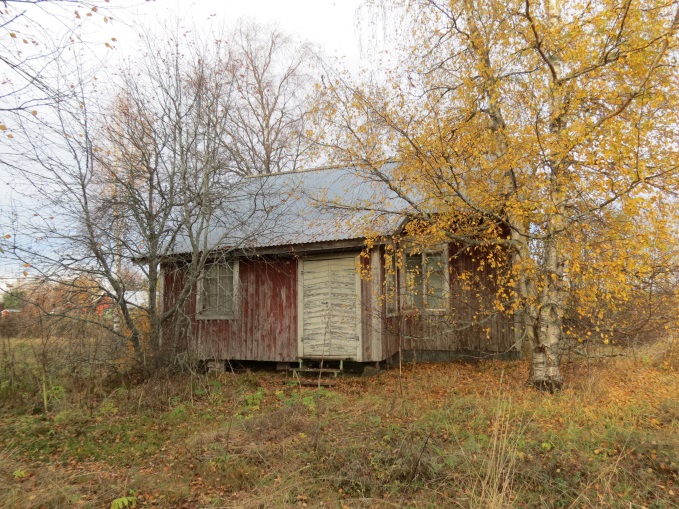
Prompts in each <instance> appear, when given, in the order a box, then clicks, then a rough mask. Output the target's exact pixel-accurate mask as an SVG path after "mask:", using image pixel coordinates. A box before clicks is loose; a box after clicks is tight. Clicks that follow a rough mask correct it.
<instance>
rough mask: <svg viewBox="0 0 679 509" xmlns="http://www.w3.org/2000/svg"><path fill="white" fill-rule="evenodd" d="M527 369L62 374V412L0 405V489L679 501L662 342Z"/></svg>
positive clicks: (266, 501) (274, 500) (356, 502)
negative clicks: (108, 380)
mask: <svg viewBox="0 0 679 509" xmlns="http://www.w3.org/2000/svg"><path fill="white" fill-rule="evenodd" d="M663 355H664V354H663ZM527 369H528V366H527V363H525V362H514V363H506V362H484V363H480V364H476V365H463V364H432V365H425V364H418V365H417V366H414V367H413V366H406V367H405V369H404V371H403V374H402V377H401V379H399V373H398V371H387V372H383V373H382V374H380V375H379V376H377V377H373V378H370V379H366V378H356V377H344V378H340V379H338V380H337V382H336V384H335V386H334V387H331V388H322V389H318V388H311V389H306V388H302V387H300V386H299V385H298V384H296V383H295V380H293V379H291V378H289V377H286V375H285V374H282V373H270V372H269V373H266V372H262V373H255V374H252V373H246V374H240V375H233V374H223V375H219V376H210V377H198V376H196V375H182V376H176V375H175V376H169V375H167V374H165V375H162V376H158V377H157V378H156V379H153V380H148V381H146V382H144V383H142V384H132V385H128V386H123V387H119V388H117V389H111V388H109V389H107V390H105V391H103V390H102V391H101V394H99V395H98V396H97V398H96V399H95V398H94V396H93V397H92V398H90V399H88V400H87V401H88V404H83V399H82V397H80V396H79V395H78V393H77V391H76V390H75V387H72V386H69V385H68V384H66V383H65V384H64V387H65V395H64V397H63V398H62V400H61V401H58V402H57V401H54V402H53V407H52V408H51V410H50V413H49V414H48V415H46V416H43V415H30V414H26V413H25V410H30V409H31V408H32V407H31V406H30V405H24V406H23V407H21V405H13V406H6V407H5V412H4V414H3V415H2V416H0V446H1V447H0V506H1V507H7V508H32V507H35V508H39V507H46V508H52V507H54V508H60V507H91V508H99V507H109V506H110V504H111V502H112V501H113V500H114V499H116V498H119V497H123V496H127V495H131V494H134V496H136V500H137V507H167V508H173V507H185V508H194V507H196V508H197V507H205V508H210V507H212V508H218V507H233V508H284V507H305V506H306V507H336V508H345V507H349V508H352V509H355V508H363V507H365V508H368V507H371V508H382V507H384V508H393V507H404V508H405V507H409V508H414V507H423V508H424V507H463V508H469V509H475V508H508V507H536V508H537V507H573V508H575V507H592V508H593V507H612V508H613V507H619V508H623V507H624V508H628V507H649V508H650V507H655V508H658V509H661V508H668V509H669V508H673V507H677V505H678V504H679V498H678V497H677V493H678V492H679V489H678V487H677V486H678V484H679V479H678V476H679V464H678V460H677V456H678V454H679V402H678V399H677V395H678V394H679V373H678V372H677V371H674V370H672V369H670V367H668V366H667V365H666V364H665V363H664V358H663V356H662V355H660V356H653V357H649V356H647V355H645V354H642V355H637V356H636V357H635V358H632V359H625V358H616V359H604V360H598V361H596V362H591V363H589V365H588V364H587V363H584V362H582V361H579V360H578V361H577V362H575V363H573V364H570V365H568V366H565V372H566V375H567V377H568V380H569V383H568V385H567V386H566V387H565V389H564V390H563V391H562V392H561V393H559V394H556V395H548V394H542V393H538V392H535V391H533V390H531V389H527V388H526V387H524V381H525V380H526V379H527V375H528V373H527ZM102 387H104V386H103V385H102ZM401 388H402V392H401ZM9 396H11V394H8V397H9ZM29 396H30V395H29ZM29 396H26V399H27V400H30V399H31V398H30V397H29ZM21 408H23V410H24V412H23V413H22V412H20V411H19V410H21Z"/></svg>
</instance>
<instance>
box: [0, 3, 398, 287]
mask: <svg viewBox="0 0 679 509" xmlns="http://www.w3.org/2000/svg"><path fill="white" fill-rule="evenodd" d="M364 4H365V0H193V1H190V2H187V1H183V2H182V1H178V0H152V1H144V0H110V2H108V3H107V4H103V3H102V5H106V7H105V9H102V10H100V11H98V12H97V13H94V14H93V13H88V10H87V9H83V8H82V7H78V6H74V4H65V3H64V4H52V3H46V4H40V5H39V6H38V7H33V9H34V10H33V11H31V12H30V16H31V20H32V21H33V22H35V21H37V22H38V26H40V30H42V33H38V37H37V38H38V39H39V38H40V37H42V38H45V39H47V38H50V39H53V40H56V41H59V40H62V39H63V37H64V35H63V33H64V32H65V30H64V29H65V27H68V26H70V24H72V23H73V21H74V15H75V16H78V18H79V19H80V16H82V20H83V21H84V22H85V23H84V24H83V27H82V30H81V31H80V32H79V34H80V36H81V37H82V38H83V40H85V41H86V43H87V44H88V46H89V47H90V49H91V50H92V55H93V56H94V61H98V60H99V59H101V61H105V62H106V65H107V66H108V67H109V68H110V69H112V68H115V67H116V66H117V64H118V63H119V62H122V61H124V60H125V58H127V57H131V56H134V54H135V52H136V51H137V50H138V48H139V47H140V45H139V33H140V32H141V33H144V31H145V29H147V30H149V31H153V30H154V29H156V28H158V29H160V27H161V26H162V24H163V22H164V21H169V20H176V19H180V20H182V21H183V22H185V24H186V26H187V28H193V29H195V30H205V31H207V30H210V29H212V28H219V27H224V28H228V27H230V26H232V25H233V24H234V23H235V22H236V21H237V20H238V19H241V18H248V19H251V20H254V21H256V22H259V23H261V24H266V25H274V26H276V27H277V28H279V29H280V30H282V31H283V32H286V33H288V34H290V35H292V36H293V37H296V38H298V39H300V40H304V41H308V42H310V43H312V44H314V45H317V46H318V47H320V48H321V50H322V51H323V53H324V54H325V55H326V56H327V57H330V58H334V59H337V62H338V66H339V67H341V68H344V69H348V70H350V71H351V72H352V73H357V72H358V71H359V70H360V69H361V68H372V69H374V68H376V67H379V63H378V59H379V57H380V55H381V52H380V49H381V48H383V47H385V43H384V42H383V41H380V38H379V37H378V38H375V37H373V36H374V35H375V33H379V30H374V27H375V26H376V24H375V23H374V20H375V17H374V16H372V15H371V13H370V11H369V10H368V9H367V8H366V6H365V5H364ZM14 6H15V7H16V6H19V7H16V8H21V9H23V6H22V4H14ZM109 6H110V7H109ZM55 12H56V13H57V15H56V16H55ZM26 18H28V16H26ZM0 21H2V20H0ZM103 21H106V23H104V22H103ZM26 26H29V25H26ZM11 30H13V31H16V32H17V34H18V35H19V37H18V38H13V39H12V40H11V42H14V41H17V42H16V43H15V44H18V45H17V46H15V47H16V48H18V49H19V50H20V51H24V52H27V51H30V47H31V46H30V45H25V44H24V45H22V44H20V43H19V41H20V40H21V39H22V38H23V36H22V34H21V32H20V30H21V26H20V25H18V24H15V25H13V28H12V29H11ZM60 30H61V31H62V32H61V33H60ZM0 35H1V34H0ZM4 35H8V34H4ZM12 37H14V36H12ZM376 45H381V46H380V48H378V47H376ZM42 47H44V45H38V46H35V48H36V49H35V51H38V50H39V49H40V48H42ZM3 122H6V120H3V119H2V118H0V124H2V123H3ZM5 141H7V140H5ZM5 173H6V172H5ZM11 180H12V179H11V178H10V177H9V176H8V175H7V174H3V169H2V167H1V166H0V214H2V215H3V216H6V217H3V218H2V219H3V223H5V222H6V219H7V217H8V215H9V214H11V213H12V210H14V211H17V212H18V213H22V212H25V213H30V211H31V210H32V206H31V204H30V203H27V202H26V201H25V198H24V197H22V196H21V189H20V188H21V185H20V183H18V182H16V181H11ZM22 270H23V269H21V268H20V267H17V266H16V265H15V264H11V265H10V262H9V260H7V259H6V257H3V256H2V255H0V286H2V285H1V283H2V281H3V280H5V281H6V280H7V278H13V277H15V276H16V275H19V274H21V272H22ZM0 290H1V288H0Z"/></svg>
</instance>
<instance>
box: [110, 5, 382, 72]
mask: <svg viewBox="0 0 679 509" xmlns="http://www.w3.org/2000/svg"><path fill="white" fill-rule="evenodd" d="M364 3H365V2H364V0H193V1H191V2H178V1H176V0H155V1H150V2H149V1H147V2H139V1H134V0H111V6H112V7H114V8H115V10H118V9H119V8H120V15H119V16H118V17H119V19H120V20H130V21H131V22H133V23H139V24H141V25H145V26H146V25H149V24H154V23H161V22H162V21H163V20H166V19H169V18H171V17H172V16H176V15H179V16H180V17H181V18H187V21H188V19H189V18H191V19H192V20H193V22H194V23H195V25H196V26H197V27H200V26H201V24H202V23H205V24H206V25H207V24H213V25H214V26H219V25H221V24H223V25H226V26H229V25H231V24H233V23H234V22H235V21H236V20H238V19H239V18H250V19H253V20H255V21H258V22H260V23H263V24H271V25H275V26H277V27H278V28H280V29H281V30H283V31H284V32H287V33H289V34H291V35H293V36H297V37H299V38H301V39H305V40H308V41H309V42H311V43H314V44H317V45H319V46H320V47H321V48H323V50H324V51H325V53H326V54H327V55H328V56H330V57H337V58H342V59H344V60H345V62H346V65H347V66H348V67H349V68H350V69H351V70H357V69H358V67H359V66H361V65H369V62H370V60H371V58H372V57H374V55H375V51H373V49H374V48H371V49H368V48H367V46H370V44H367V37H366V36H367V35H368V34H369V33H370V27H371V19H370V16H369V15H368V10H367V8H365V6H364V7H361V6H362V4H364ZM132 38H133V37H132ZM117 39H118V41H119V47H120V48H121V51H123V52H124V51H125V50H126V48H128V47H130V46H132V45H133V41H132V40H131V39H130V40H125V39H126V36H123V38H122V39H121V38H120V37H118V38H117Z"/></svg>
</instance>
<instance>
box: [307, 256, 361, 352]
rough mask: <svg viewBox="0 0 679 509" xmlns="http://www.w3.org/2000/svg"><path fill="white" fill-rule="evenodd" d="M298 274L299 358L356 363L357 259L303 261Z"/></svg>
mask: <svg viewBox="0 0 679 509" xmlns="http://www.w3.org/2000/svg"><path fill="white" fill-rule="evenodd" d="M300 275H301V299H300V300H301V302H300V304H301V306H300V307H301V311H302V316H301V319H300V325H301V327H300V329H301V338H300V339H301V341H300V355H301V356H302V357H333V358H341V359H354V360H359V358H358V355H359V342H360V330H361V321H360V314H359V310H360V307H359V293H358V288H359V286H358V285H359V280H358V275H357V274H356V257H355V256H347V257H343V258H331V259H325V260H304V261H303V262H302V271H301V274H300Z"/></svg>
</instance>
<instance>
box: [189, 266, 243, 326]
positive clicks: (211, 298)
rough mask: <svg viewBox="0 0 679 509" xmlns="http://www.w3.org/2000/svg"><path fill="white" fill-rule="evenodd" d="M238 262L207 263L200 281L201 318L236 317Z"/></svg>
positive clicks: (199, 305)
mask: <svg viewBox="0 0 679 509" xmlns="http://www.w3.org/2000/svg"><path fill="white" fill-rule="evenodd" d="M237 281H238V262H229V263H212V264H209V265H206V266H205V268H204V269H203V274H202V275H201V278H200V280H199V283H198V302H197V304H198V306H197V315H198V317H199V318H214V319H231V318H235V317H236V293H237V292H236V290H237Z"/></svg>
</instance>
